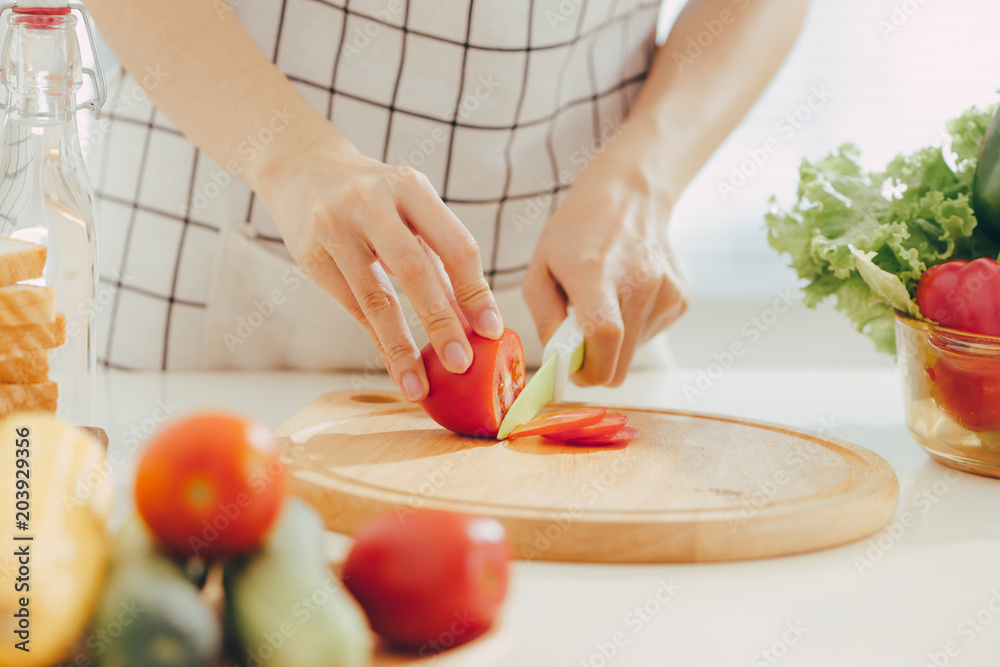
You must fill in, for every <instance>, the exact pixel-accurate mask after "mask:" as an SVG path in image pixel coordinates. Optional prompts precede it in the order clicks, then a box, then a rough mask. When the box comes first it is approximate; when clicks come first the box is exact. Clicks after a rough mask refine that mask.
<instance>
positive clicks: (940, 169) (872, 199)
mask: <svg viewBox="0 0 1000 667" xmlns="http://www.w3.org/2000/svg"><path fill="white" fill-rule="evenodd" d="M993 111H994V108H987V109H978V108H972V109H968V110H967V111H965V113H963V114H962V115H961V116H960V117H958V118H956V119H955V120H953V121H951V122H949V123H948V134H949V135H950V137H951V141H950V146H947V147H944V148H942V147H930V148H923V149H921V150H918V151H916V152H914V153H912V154H911V155H898V156H896V157H895V158H894V159H893V160H892V161H891V162H890V163H889V164H888V165H887V166H886V168H885V171H881V172H866V171H865V170H864V169H863V168H862V167H861V165H860V163H859V157H860V151H859V150H858V148H857V147H856V146H854V145H853V144H845V145H843V146H841V147H840V148H838V149H837V150H835V151H833V152H832V153H830V154H829V155H827V156H826V157H824V158H823V159H821V160H819V161H817V162H810V161H809V160H803V161H802V166H801V167H800V168H799V187H798V193H797V194H798V200H797V201H796V202H795V204H794V206H792V207H791V208H789V209H782V208H780V207H779V206H778V204H777V201H776V200H775V199H774V198H772V199H771V210H770V212H769V213H768V214H767V215H766V216H765V222H766V226H767V231H768V237H769V241H770V244H771V247H773V248H774V249H775V250H777V251H778V252H780V253H784V254H787V255H788V256H789V257H790V258H791V262H790V265H791V267H792V268H793V269H795V271H796V273H798V275H799V278H801V279H802V280H803V281H804V282H805V287H804V297H803V301H804V302H805V304H806V305H807V306H809V307H810V308H814V307H816V305H817V304H819V303H821V302H823V301H826V300H828V299H831V300H833V302H834V304H835V307H836V308H837V310H838V311H840V312H841V313H843V314H844V315H846V316H847V317H848V318H850V320H851V321H852V322H853V323H854V326H855V327H856V328H857V330H858V331H860V332H862V333H864V334H866V335H868V336H869V337H870V338H871V339H872V340H873V341H874V342H875V346H876V348H877V349H878V350H879V351H881V352H888V353H890V354H894V353H895V350H896V341H895V333H894V330H895V329H894V324H893V311H895V310H900V311H903V312H908V313H910V314H911V315H915V316H919V310H918V309H917V307H916V304H915V303H914V302H913V296H914V294H915V293H916V288H917V283H918V282H919V280H920V276H921V274H923V272H924V271H926V270H927V268H928V267H931V266H934V265H936V264H941V263H944V262H947V261H950V260H953V259H965V260H971V259H976V258H979V257H992V258H996V257H997V255H998V254H1000V246H998V245H997V244H996V243H994V242H993V241H991V240H989V239H988V238H987V237H986V235H985V234H983V233H982V232H981V231H980V230H979V229H978V228H977V223H976V216H975V214H974V213H973V212H972V206H971V204H970V201H969V198H970V197H971V195H972V177H973V174H974V173H975V169H976V158H977V156H978V154H979V146H980V145H981V144H982V141H983V136H984V135H985V133H986V127H987V125H988V124H989V121H990V118H991V117H992V115H993Z"/></svg>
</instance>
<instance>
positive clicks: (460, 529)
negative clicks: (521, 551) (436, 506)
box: [342, 510, 510, 656]
mask: <svg viewBox="0 0 1000 667" xmlns="http://www.w3.org/2000/svg"><path fill="white" fill-rule="evenodd" d="M509 561H510V545H509V544H508V542H507V537H506V533H505V532H504V529H503V526H502V525H500V523H499V522H497V521H496V520H494V519H485V518H477V517H471V516H466V515H462V514H452V513H450V512H437V511H429V510H419V511H417V512H414V513H412V514H410V515H408V516H398V515H396V514H391V515H386V516H384V517H382V518H380V519H377V520H375V521H374V522H372V523H371V524H369V525H368V526H366V527H365V528H364V529H362V531H361V532H360V533H359V534H358V539H357V541H356V542H355V543H354V547H353V548H352V549H351V552H350V554H348V556H347V561H346V562H345V563H344V569H343V572H342V576H343V579H344V585H345V586H347V588H348V590H350V591H351V593H352V594H353V595H354V597H355V598H356V599H357V601H358V603H359V604H360V605H361V607H362V609H364V610H365V613H366V614H367V615H368V622H369V623H370V624H371V627H372V630H374V631H375V632H377V633H378V634H380V635H382V636H383V637H385V638H386V639H388V640H389V641H390V642H391V643H393V644H396V645H398V646H401V647H404V648H408V649H412V650H415V651H417V652H418V653H419V654H420V655H421V656H424V655H428V654H431V653H438V652H440V651H442V650H446V649H449V648H451V647H452V646H457V645H458V644H463V643H465V642H467V641H470V640H472V639H475V638H476V637H478V636H479V635H481V634H482V633H484V632H486V631H487V630H488V629H489V628H490V625H491V624H492V623H493V620H494V618H495V617H496V614H497V611H498V609H499V608H500V604H501V603H502V602H503V600H504V597H506V595H507V578H508V565H509Z"/></svg>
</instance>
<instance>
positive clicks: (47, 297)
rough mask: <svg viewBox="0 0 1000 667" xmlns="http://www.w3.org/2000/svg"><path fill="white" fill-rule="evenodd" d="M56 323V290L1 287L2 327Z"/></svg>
mask: <svg viewBox="0 0 1000 667" xmlns="http://www.w3.org/2000/svg"><path fill="white" fill-rule="evenodd" d="M55 321H56V290H55V288H53V287H35V286H33V285H13V286H11V287H0V327H21V326H26V325H31V324H52V323H53V322H55Z"/></svg>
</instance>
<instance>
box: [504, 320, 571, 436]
mask: <svg viewBox="0 0 1000 667" xmlns="http://www.w3.org/2000/svg"><path fill="white" fill-rule="evenodd" d="M567 312H568V315H567V317H566V319H565V320H563V322H562V324H560V325H559V328H558V329H556V332H555V333H554V334H553V335H552V338H551V339H549V342H548V343H547V344H546V345H545V350H544V351H543V352H542V365H541V367H540V368H539V369H538V371H537V372H536V373H535V375H534V376H532V378H531V380H529V381H528V384H527V385H525V387H524V389H522V390H521V393H520V394H519V395H518V397H517V398H516V399H515V400H514V403H513V404H512V405H511V406H510V409H509V410H508V411H507V414H506V415H505V416H504V418H503V421H502V422H500V430H499V431H498V432H497V439H498V440H503V439H504V438H506V437H507V436H508V435H509V434H510V432H511V431H512V430H514V429H515V428H516V427H518V426H520V425H521V424H526V423H528V422H529V421H531V420H532V419H534V418H535V415H537V414H538V413H539V412H540V411H541V409H542V408H544V407H545V405H546V404H547V403H549V402H551V401H553V400H556V401H558V400H560V399H562V396H563V392H564V390H565V388H566V382H567V380H569V377H570V376H571V375H573V373H576V372H577V371H578V370H580V368H581V367H582V366H583V358H584V356H585V347H584V335H583V330H582V329H581V328H580V325H579V324H578V323H577V321H576V315H575V314H574V312H573V309H572V307H571V308H568V309H567Z"/></svg>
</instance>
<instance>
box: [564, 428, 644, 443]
mask: <svg viewBox="0 0 1000 667" xmlns="http://www.w3.org/2000/svg"><path fill="white" fill-rule="evenodd" d="M637 435H639V431H637V430H636V429H634V428H632V427H631V426H622V427H621V428H620V429H618V432H617V433H613V434H611V435H595V436H592V437H589V438H577V439H576V440H570V441H569V442H570V444H573V445H618V444H621V443H623V442H628V441H629V440H631V439H632V438H634V437H635V436H637Z"/></svg>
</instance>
